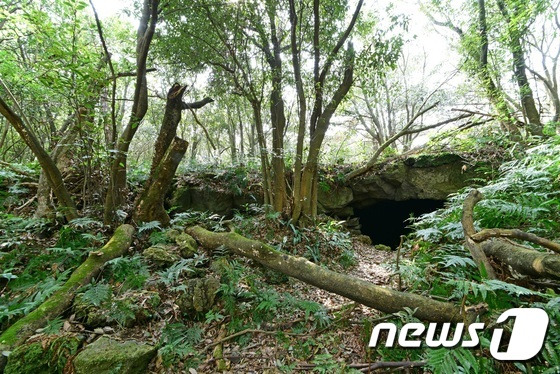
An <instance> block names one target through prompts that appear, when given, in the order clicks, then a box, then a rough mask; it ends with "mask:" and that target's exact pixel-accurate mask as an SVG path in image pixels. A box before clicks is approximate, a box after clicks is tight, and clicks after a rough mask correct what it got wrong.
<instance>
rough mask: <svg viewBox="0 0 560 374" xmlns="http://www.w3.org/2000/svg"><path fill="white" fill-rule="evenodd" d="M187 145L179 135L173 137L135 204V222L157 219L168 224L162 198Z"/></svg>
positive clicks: (167, 216)
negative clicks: (149, 181)
mask: <svg viewBox="0 0 560 374" xmlns="http://www.w3.org/2000/svg"><path fill="white" fill-rule="evenodd" d="M188 145H189V143H188V142H187V141H185V140H183V139H181V138H179V137H175V139H173V142H172V143H171V145H170V146H169V148H168V150H167V153H166V154H165V156H164V157H163V159H162V160H161V162H160V163H159V165H158V166H157V167H156V169H155V170H154V173H153V177H152V178H151V183H150V184H149V185H148V186H147V187H146V188H145V189H144V191H143V192H142V194H141V195H140V198H139V200H138V203H137V204H136V208H135V210H134V216H133V219H134V220H135V221H136V222H137V223H139V222H151V221H159V222H160V223H161V224H162V225H163V226H167V225H169V221H170V219H169V215H168V214H167V212H166V211H165V208H164V207H163V200H164V198H165V194H166V193H167V190H168V189H169V187H170V186H171V184H172V182H173V177H174V176H175V172H176V171H177V167H178V166H179V163H180V162H181V160H182V159H183V156H184V155H185V152H186V151H187V147H188Z"/></svg>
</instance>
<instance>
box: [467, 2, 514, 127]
mask: <svg viewBox="0 0 560 374" xmlns="http://www.w3.org/2000/svg"><path fill="white" fill-rule="evenodd" d="M478 32H479V35H480V42H479V59H478V75H479V78H480V80H481V82H482V86H483V87H484V89H485V90H486V94H487V95H488V99H489V100H490V103H491V104H492V105H493V106H494V109H495V110H496V112H497V113H498V115H499V121H500V124H501V126H502V128H503V129H505V130H507V131H508V132H510V133H512V134H514V135H518V133H519V130H518V129H517V127H515V125H514V122H515V116H514V115H513V114H512V113H511V110H510V108H509V106H508V104H507V101H506V99H505V97H504V93H503V92H502V90H501V89H499V88H498V87H497V85H496V83H494V80H493V79H492V76H491V74H490V70H489V66H488V25H487V22H486V3H485V0H478ZM460 35H461V38H464V35H463V34H462V33H461V34H460Z"/></svg>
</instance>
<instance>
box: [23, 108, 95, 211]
mask: <svg viewBox="0 0 560 374" xmlns="http://www.w3.org/2000/svg"><path fill="white" fill-rule="evenodd" d="M80 110H81V111H84V110H86V109H85V108H84V109H80ZM78 115H80V113H74V114H71V115H70V116H69V117H68V118H67V119H66V121H64V124H63V125H62V129H61V133H62V134H63V135H62V138H61V139H60V140H59V141H58V142H57V143H56V145H55V146H54V149H53V150H52V151H51V153H50V156H51V158H52V160H53V162H54V163H55V165H56V167H57V168H58V169H59V170H61V169H62V170H61V173H62V172H64V168H63V167H62V168H61V166H63V165H62V163H61V162H60V160H61V158H63V156H64V154H65V153H66V151H68V149H69V143H70V142H72V141H73V139H74V137H75V136H76V132H75V130H76V126H77V124H78V119H77V118H76V117H77V116H78ZM51 204H52V202H51V187H50V185H49V182H48V178H47V177H46V175H45V172H44V171H43V170H41V174H40V175H39V184H38V185H37V209H36V210H35V213H34V215H33V217H34V218H51V216H52V214H53V212H52V209H51Z"/></svg>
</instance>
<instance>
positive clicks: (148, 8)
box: [104, 0, 160, 223]
mask: <svg viewBox="0 0 560 374" xmlns="http://www.w3.org/2000/svg"><path fill="white" fill-rule="evenodd" d="M159 13H160V9H159V0H144V3H143V7H142V15H141V18H140V25H139V26H138V32H137V39H136V83H135V89H134V96H133V101H132V109H131V113H130V118H129V120H128V123H127V125H126V127H125V128H124V130H123V132H122V133H121V135H120V137H119V139H118V141H117V143H116V149H115V150H114V152H113V157H114V158H113V160H112V162H111V170H110V176H109V187H108V190H107V195H106V198H105V212H104V221H105V223H111V222H113V220H114V218H115V214H116V212H117V210H120V209H122V208H123V205H124V203H125V201H126V196H127V185H126V164H127V155H128V150H129V147H130V143H131V141H132V139H133V138H134V135H135V134H136V131H137V130H138V126H140V123H141V122H142V119H143V118H144V116H145V115H146V112H147V111H148V86H147V80H146V61H147V59H148V52H149V50H150V45H151V43H152V39H153V36H154V32H155V29H156V24H157V21H158V16H159Z"/></svg>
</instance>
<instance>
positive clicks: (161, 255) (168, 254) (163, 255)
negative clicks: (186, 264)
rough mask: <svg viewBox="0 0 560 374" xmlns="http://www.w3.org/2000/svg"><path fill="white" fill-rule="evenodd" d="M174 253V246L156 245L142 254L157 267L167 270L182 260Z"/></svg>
mask: <svg viewBox="0 0 560 374" xmlns="http://www.w3.org/2000/svg"><path fill="white" fill-rule="evenodd" d="M173 251H174V248H173V246H170V245H165V244H156V245H154V246H152V247H150V248H146V249H145V250H144V252H142V255H143V256H144V257H146V259H147V260H148V261H149V262H151V263H153V264H154V265H156V266H157V267H161V268H165V267H168V266H171V265H173V264H174V263H176V262H177V261H179V260H180V258H179V256H178V255H177V254H175V253H173Z"/></svg>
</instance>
